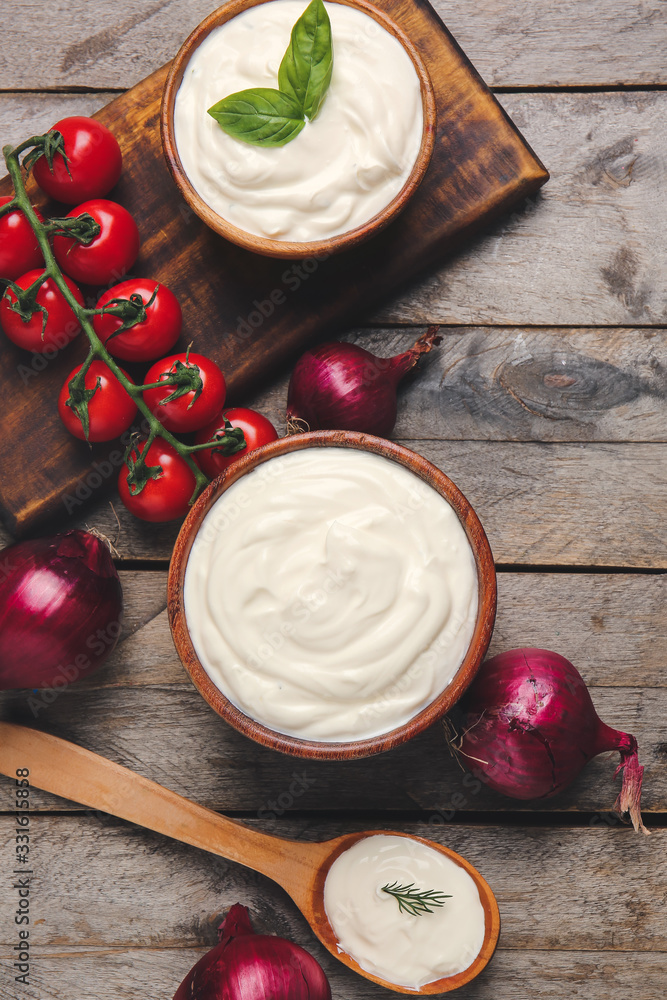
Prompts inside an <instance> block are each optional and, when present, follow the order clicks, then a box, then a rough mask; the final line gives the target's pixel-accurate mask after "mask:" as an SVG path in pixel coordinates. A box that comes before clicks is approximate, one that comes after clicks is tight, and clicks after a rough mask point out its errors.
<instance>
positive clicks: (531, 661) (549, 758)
mask: <svg viewBox="0 0 667 1000" xmlns="http://www.w3.org/2000/svg"><path fill="white" fill-rule="evenodd" d="M455 716H456V728H458V730H459V732H460V733H461V735H460V737H459V739H458V742H456V743H455V744H453V745H454V749H455V750H456V751H457V752H458V753H459V754H460V759H461V761H462V763H464V764H465V765H466V767H468V769H469V770H472V771H473V773H474V774H475V777H477V778H479V779H480V781H483V782H485V783H486V784H487V785H489V786H490V787H491V788H493V789H495V790H496V791H497V792H503V793H504V794H505V795H511V796H512V797H513V798H516V799H539V798H548V797H549V796H550V795H555V794H556V793H557V792H560V791H561V789H563V788H565V787H566V786H567V785H569V784H570V782H571V781H572V780H573V779H574V778H575V777H576V776H577V775H578V774H579V772H580V771H581V769H582V768H583V767H584V765H585V764H587V763H588V761H589V760H591V758H593V757H596V756H597V755H598V754H600V753H605V752H606V751H608V750H618V751H619V753H620V755H621V762H620V764H619V765H618V768H617V769H616V774H617V775H618V773H619V772H620V771H623V784H622V787H621V792H620V795H619V796H618V798H617V800H616V803H615V805H614V810H615V811H617V812H619V813H621V814H623V813H626V812H629V813H630V818H631V819H632V824H633V826H634V828H635V830H637V831H639V830H640V829H641V830H643V831H644V833H648V832H649V831H648V830H647V829H646V828H645V826H644V824H643V823H642V818H641V812H640V798H641V788H642V775H643V772H644V768H643V767H641V766H640V765H639V759H638V748H637V740H636V739H635V738H634V736H630V735H629V734H628V733H621V732H618V731H617V730H615V729H610V727H609V726H606V725H605V724H604V722H602V721H601V720H600V719H599V718H598V716H597V713H596V711H595V708H594V707H593V702H592V701H591V696H590V694H589V693H588V688H587V687H586V684H585V682H584V680H583V678H582V676H581V674H580V673H579V672H578V671H577V670H576V669H575V668H574V667H573V666H572V664H571V663H570V662H569V660H566V659H565V657H564V656H559V655H558V653H551V652H549V650H546V649H511V650H509V651H508V652H506V653H500V655H498V656H494V657H492V658H491V659H490V660H487V661H486V662H485V663H484V664H482V667H481V668H480V671H479V673H478V674H477V676H476V678H475V680H474V681H473V683H472V684H471V685H470V687H469V688H468V690H467V692H466V693H465V695H464V697H463V698H462V700H461V701H460V702H459V704H458V705H457V708H456V710H455Z"/></svg>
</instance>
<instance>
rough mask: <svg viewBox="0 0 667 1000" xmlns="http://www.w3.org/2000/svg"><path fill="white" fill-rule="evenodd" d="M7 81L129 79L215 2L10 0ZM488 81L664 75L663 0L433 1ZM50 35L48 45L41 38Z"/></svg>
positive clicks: (541, 82)
mask: <svg viewBox="0 0 667 1000" xmlns="http://www.w3.org/2000/svg"><path fill="white" fill-rule="evenodd" d="M4 6H5V8H6V10H7V11H8V15H9V16H10V17H11V16H12V15H13V23H12V33H11V35H6V36H5V37H4V38H3V39H2V40H0V56H2V57H3V58H0V67H1V70H0V88H3V89H5V90H8V89H16V90H20V89H47V88H49V89H66V88H67V87H94V88H113V87H119V86H120V87H129V86H132V85H133V84H135V83H136V82H137V81H138V80H140V79H141V77H142V76H144V75H145V74H146V73H148V72H150V71H151V70H153V69H157V68H158V67H159V66H161V65H162V63H164V62H166V61H167V60H168V59H170V58H171V57H172V56H173V55H174V54H175V53H176V51H177V49H178V48H179V46H180V44H181V42H182V41H183V40H184V39H185V37H186V35H187V34H188V33H189V32H190V31H191V30H192V29H193V28H194V27H195V26H196V25H197V24H198V23H199V21H201V20H202V19H203V18H204V17H206V15H207V14H209V13H210V11H211V10H212V9H213V8H214V6H215V3H212V2H211V0H117V2H116V3H114V4H113V5H112V6H110V5H109V4H107V3H104V2H103V0H67V3H61V4H60V5H59V8H58V18H57V19H56V18H54V17H53V16H51V14H50V13H49V10H48V8H47V7H46V6H45V5H44V4H42V3H40V2H38V0H5V5H4ZM434 6H435V8H436V10H437V11H438V13H439V14H440V16H441V17H442V19H443V20H444V21H445V23H446V24H447V27H448V28H449V29H450V31H452V33H453V34H454V37H455V38H457V39H458V41H459V43H460V44H461V46H462V47H463V49H464V51H466V52H467V53H468V55H469V56H470V58H471V59H472V61H473V63H474V64H475V66H476V67H477V69H478V70H479V72H480V73H481V75H482V77H483V78H484V79H485V80H486V82H487V83H488V84H489V85H490V86H494V87H495V86H500V87H503V86H511V87H525V88H530V87H536V86H542V87H544V86H550V87H564V86H581V85H598V86H599V85H605V84H607V85H615V84H625V85H626V86H628V85H632V84H651V83H663V84H664V83H665V82H667V76H666V75H665V60H664V51H665V46H666V44H667V15H666V14H665V8H664V4H662V3H661V2H660V0H645V2H639V0H632V2H628V3H626V2H623V0H606V2H605V0H565V2H563V3H559V4H553V3H549V2H547V0H533V2H529V0H514V2H513V3H512V5H511V8H510V7H508V6H507V5H506V4H503V3H499V2H498V0H478V2H477V3H475V4H470V3H467V2H466V0H447V2H445V0H435V2H434ZM45 38H48V39H49V43H50V44H49V46H48V47H46V48H45V47H44V45H42V44H40V43H41V41H42V40H43V39H45Z"/></svg>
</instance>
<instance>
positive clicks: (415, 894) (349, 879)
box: [324, 834, 486, 990]
mask: <svg viewBox="0 0 667 1000" xmlns="http://www.w3.org/2000/svg"><path fill="white" fill-rule="evenodd" d="M420 898H421V899H422V900H423V903H422V904H421V905H420V904H419V902H418V901H419V899H420ZM324 907H325V910H326V914H327V917H328V919H329V923H330V924H331V926H332V928H333V931H334V933H335V934H336V938H337V940H338V943H339V948H340V949H341V951H344V952H346V953H347V954H348V955H350V956H351V957H352V958H353V959H354V960H355V961H356V962H357V963H358V964H359V965H360V966H361V968H362V969H364V970H365V971H366V972H370V973H372V974H373V975H375V976H378V977H379V978H381V979H385V980H387V981H388V982H390V983H395V984H396V985H397V986H404V987H406V988H407V989H413V990H418V989H420V988H421V987H422V986H425V985H426V984H427V983H433V982H436V981H437V980H439V979H443V978H445V977H447V976H454V975H456V974H457V973H459V972H463V971H464V970H465V969H467V968H469V967H470V966H471V965H472V963H473V962H474V960H475V959H476V958H477V956H478V955H479V953H480V950H481V948H482V945H483V943H484V934H485V929H486V924H485V915H484V907H483V906H482V902H481V899H480V895H479V890H478V888H477V886H476V885H475V882H474V880H473V879H472V877H471V876H470V875H469V874H468V872H467V871H466V870H465V868H463V867H461V865H458V864H456V862H455V861H453V860H452V859H451V858H449V857H447V856H446V855H445V854H441V853H440V851H436V850H434V849H433V848H432V847H428V846H427V845H426V844H422V843H421V842H420V841H418V840H413V839H411V838H408V837H395V836H389V835H386V834H379V835H376V836H371V837H366V838H364V839H363V840H359V841H357V843H356V844H354V845H353V846H352V847H350V848H349V849H348V850H346V851H344V852H343V853H342V854H341V855H340V856H339V857H338V858H336V860H335V861H334V863H333V865H332V866H331V868H330V869H329V872H328V874H327V877H326V881H325V883H324Z"/></svg>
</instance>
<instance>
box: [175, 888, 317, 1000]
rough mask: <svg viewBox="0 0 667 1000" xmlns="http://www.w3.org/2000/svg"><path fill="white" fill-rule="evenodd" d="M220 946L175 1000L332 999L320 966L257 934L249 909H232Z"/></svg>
mask: <svg viewBox="0 0 667 1000" xmlns="http://www.w3.org/2000/svg"><path fill="white" fill-rule="evenodd" d="M218 936H219V938H220V943H219V944H217V945H216V946H215V948H212V949H211V951H209V952H208V953H207V954H206V955H204V957H203V958H201V959H200V960H199V961H198V962H197V964H196V965H195V966H194V968H193V969H191V970H190V972H189V973H188V974H187V976H186V977H185V979H184V980H183V982H182V983H181V985H180V986H179V987H178V989H177V990H176V995H175V996H174V1000H331V988H330V986H329V982H328V980H327V977H326V976H325V974H324V971H323V969H322V967H321V966H320V964H319V963H318V962H316V961H315V959H314V958H313V957H312V955H309V954H308V952H307V951H304V949H303V948H300V947H299V945H298V944H294V943H293V942H292V941H286V940H285V939H284V938H279V937H274V936H273V935H271V934H255V932H254V930H253V929H252V924H251V923H250V915H249V913H248V909H247V907H245V906H242V905H241V904H240V903H236V904H235V905H234V906H232V908H231V910H230V911H229V913H228V914H227V917H226V919H225V921H224V923H223V924H222V926H221V927H220V929H219V930H218Z"/></svg>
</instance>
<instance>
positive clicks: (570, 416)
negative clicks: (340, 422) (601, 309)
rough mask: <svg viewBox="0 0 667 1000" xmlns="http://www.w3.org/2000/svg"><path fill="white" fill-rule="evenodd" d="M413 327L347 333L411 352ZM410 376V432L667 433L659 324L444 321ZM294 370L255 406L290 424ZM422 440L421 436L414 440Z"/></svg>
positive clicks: (645, 436) (400, 423)
mask: <svg viewBox="0 0 667 1000" xmlns="http://www.w3.org/2000/svg"><path fill="white" fill-rule="evenodd" d="M418 332H421V330H419V331H417V330H415V329H414V328H412V327H407V328H405V327H397V328H393V329H391V328H386V327H385V328H380V329H361V330H359V329H357V330H354V331H351V332H350V333H347V334H345V335H344V336H343V337H341V338H339V339H343V340H347V341H351V342H352V343H355V344H359V346H361V347H364V348H365V349H366V350H368V351H370V352H371V353H373V354H376V355H378V356H379V357H392V356H393V355H396V354H400V353H401V352H402V351H406V350H407V349H408V348H409V347H411V346H412V344H413V343H414V341H415V339H416V337H417V335H418ZM440 332H441V336H442V343H441V344H440V346H439V347H436V348H434V349H433V350H432V351H431V353H430V354H429V355H428V356H427V357H425V358H423V359H422V361H421V362H420V365H419V369H418V371H417V372H416V373H415V374H414V375H412V376H410V377H409V378H408V379H406V381H405V382H404V383H403V385H402V387H401V391H400V394H399V411H398V420H397V423H396V427H395V430H394V436H395V437H400V438H401V440H403V441H422V440H424V439H429V438H439V439H441V440H448V441H454V440H459V441H466V440H467V441H475V440H484V441H637V442H639V441H665V439H666V438H667V397H666V394H665V385H666V376H665V372H666V371H667V337H665V335H664V331H662V330H657V329H623V328H621V329H577V328H572V329H564V328H562V327H561V328H556V329H554V328H541V327H540V328H534V327H518V328H517V327H503V328H502V329H493V328H492V327H472V328H470V327H453V328H450V327H443V328H442V329H441V331H440ZM288 381H289V377H288V375H284V376H283V377H282V378H277V379H276V380H275V381H274V382H272V384H271V385H270V386H269V387H268V388H267V389H265V390H264V391H262V392H259V393H257V394H256V395H255V396H254V397H253V399H252V403H251V405H252V406H254V407H256V408H257V409H259V410H260V411H261V412H262V413H266V415H267V416H268V417H269V418H270V419H271V420H272V421H273V422H274V424H275V426H276V427H279V428H281V431H282V428H283V427H284V418H285V404H286V400H287V385H288ZM414 447H416V448H417V450H418V449H419V445H414Z"/></svg>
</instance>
